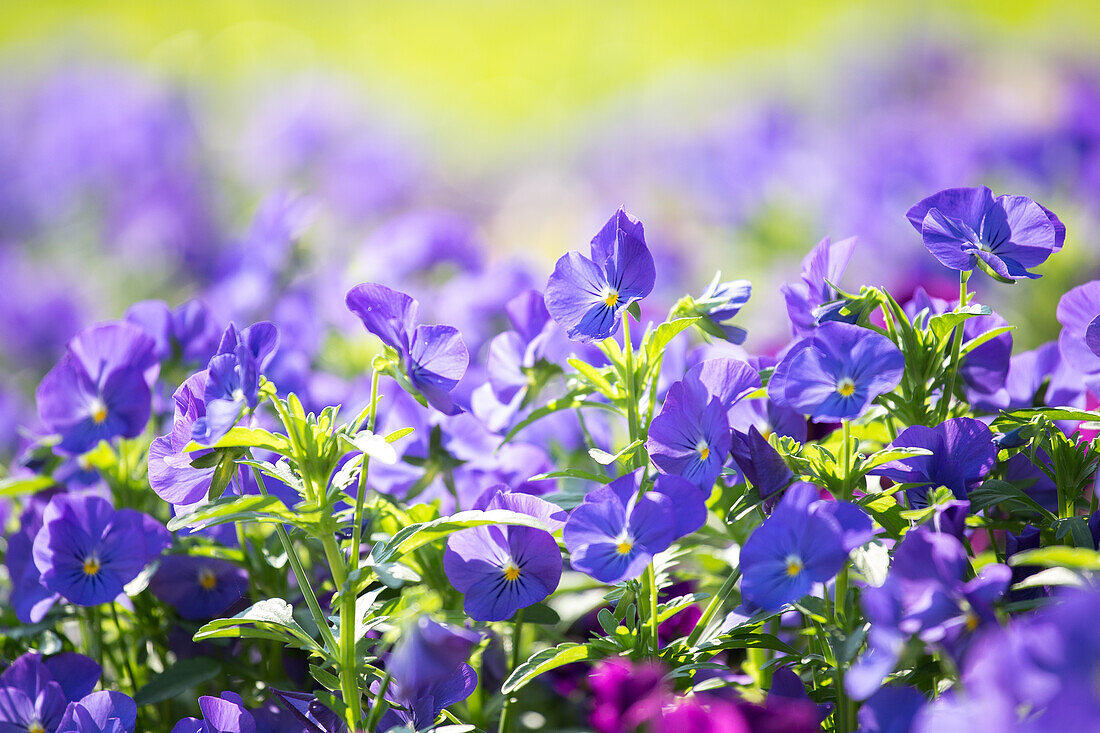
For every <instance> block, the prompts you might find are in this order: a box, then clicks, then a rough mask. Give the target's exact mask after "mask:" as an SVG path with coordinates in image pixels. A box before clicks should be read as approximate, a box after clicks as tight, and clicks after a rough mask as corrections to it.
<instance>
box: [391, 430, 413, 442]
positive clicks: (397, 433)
mask: <svg viewBox="0 0 1100 733" xmlns="http://www.w3.org/2000/svg"><path fill="white" fill-rule="evenodd" d="M413 430H414V428H401V429H400V430H394V431H393V432H392V433H390V434H389V435H387V436H386V442H387V443H395V442H397V441H398V440H401V439H402V438H404V437H405V436H406V435H408V434H410V433H411V432H413Z"/></svg>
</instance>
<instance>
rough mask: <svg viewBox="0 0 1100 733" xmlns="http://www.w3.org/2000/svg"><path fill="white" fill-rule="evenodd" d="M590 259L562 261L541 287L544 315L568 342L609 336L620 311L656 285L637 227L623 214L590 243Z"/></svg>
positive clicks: (570, 257) (574, 254)
mask: <svg viewBox="0 0 1100 733" xmlns="http://www.w3.org/2000/svg"><path fill="white" fill-rule="evenodd" d="M591 254H592V258H591V259H589V258H587V257H585V256H584V255H582V254H581V253H580V252H569V253H568V254H566V255H564V256H562V258H561V259H559V260H558V262H557V264H556V265H555V266H554V272H553V273H552V274H551V275H550V279H549V280H548V281H547V282H546V309H547V310H548V311H550V315H551V316H552V317H553V319H554V320H555V321H557V322H558V323H559V324H560V325H561V327H562V328H564V329H565V332H566V334H567V335H568V336H569V338H571V339H573V340H574V341H602V340H603V339H605V338H608V337H610V336H613V335H614V334H615V333H617V332H618V330H619V321H620V320H621V319H622V312H623V309H625V308H626V307H627V306H629V305H630V304H631V303H633V302H634V301H636V300H641V299H642V298H644V297H645V296H647V295H649V292H650V291H651V290H653V283H654V281H655V280H656V279H657V270H656V268H655V266H654V264H653V255H652V254H651V253H650V251H649V248H648V247H647V246H646V243H645V231H644V229H643V228H642V223H641V222H640V221H638V220H637V219H635V218H634V217H632V216H630V214H628V213H626V211H625V210H624V209H619V210H618V211H616V212H615V215H614V216H612V217H611V218H610V219H609V220H608V221H607V223H606V224H604V226H603V229H601V230H600V231H599V233H598V234H596V236H595V237H593V238H592V245H591Z"/></svg>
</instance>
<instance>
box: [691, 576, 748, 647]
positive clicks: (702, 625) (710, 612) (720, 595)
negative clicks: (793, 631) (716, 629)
mask: <svg viewBox="0 0 1100 733" xmlns="http://www.w3.org/2000/svg"><path fill="white" fill-rule="evenodd" d="M740 578H741V568H734V569H733V572H731V573H730V575H729V577H728V578H726V580H725V582H724V583H722V587H721V588H719V589H718V592H717V593H715V594H714V595H713V596H712V597H711V599H710V603H708V604H707V607H706V608H705V609H704V610H703V615H702V616H700V617H699V620H698V621H697V622H696V623H695V628H694V629H692V630H691V633H690V634H689V635H688V638H687V645H688V646H689V647H693V646H695V645H696V644H698V643H699V637H700V636H702V635H703V631H704V630H705V629H706V627H707V625H708V624H710V622H711V619H713V618H714V615H715V614H716V613H718V610H719V609H720V608H721V607H722V604H723V603H725V602H726V599H727V598H729V595H730V593H732V592H733V589H734V587H735V586H736V585H737V581H738V580H739V579H740Z"/></svg>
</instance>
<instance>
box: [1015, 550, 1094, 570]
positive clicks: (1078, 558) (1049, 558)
mask: <svg viewBox="0 0 1100 733" xmlns="http://www.w3.org/2000/svg"><path fill="white" fill-rule="evenodd" d="M1008 564H1009V565H1012V566H1013V567H1016V566H1020V565H1038V566H1040V567H1063V568H1076V569H1078V570H1100V552H1097V551H1096V550H1091V549H1088V548H1085V547H1066V546H1065V545H1053V546H1051V547H1040V548H1038V549H1035V550H1024V551H1023V552H1017V553H1016V554H1015V555H1013V556H1012V557H1010V558H1008Z"/></svg>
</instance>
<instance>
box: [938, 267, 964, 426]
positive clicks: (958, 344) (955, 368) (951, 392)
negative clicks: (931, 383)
mask: <svg viewBox="0 0 1100 733" xmlns="http://www.w3.org/2000/svg"><path fill="white" fill-rule="evenodd" d="M969 279H970V273H969V272H960V273H959V309H962V308H965V307H966V304H967V301H969V299H970V297H969V295H968V293H967V291H966V283H967V281H968V280H969ZM962 340H963V328H962V325H961V324H960V325H958V326H955V328H953V329H951V363H950V364H949V365H948V367H947V368H948V369H950V374H949V376H948V377H947V385H946V386H945V387H944V391H943V394H941V395H940V403H939V405H938V406H937V408H936V413H937V416H938V418H939V422H943V421H944V420H946V419H947V416H948V415H949V414H950V413H951V399H952V397H954V396H955V382H956V380H957V379H958V375H959V360H960V359H961V352H962Z"/></svg>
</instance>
